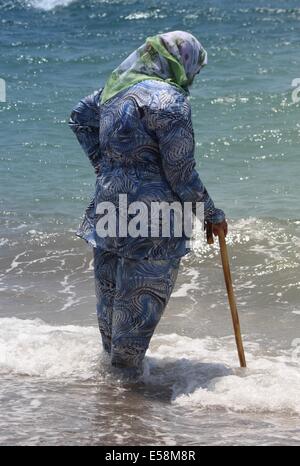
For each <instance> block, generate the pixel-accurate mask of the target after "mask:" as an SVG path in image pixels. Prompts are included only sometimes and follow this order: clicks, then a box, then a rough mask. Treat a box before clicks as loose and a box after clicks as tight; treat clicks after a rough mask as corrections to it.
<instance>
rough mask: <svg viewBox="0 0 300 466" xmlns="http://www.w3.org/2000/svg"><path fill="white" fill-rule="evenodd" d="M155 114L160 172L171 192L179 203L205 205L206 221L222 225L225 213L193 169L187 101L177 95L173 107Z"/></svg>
mask: <svg viewBox="0 0 300 466" xmlns="http://www.w3.org/2000/svg"><path fill="white" fill-rule="evenodd" d="M155 113H156V114H155V118H153V115H152V121H154V126H155V133H156V137H157V140H158V144H159V151H160V154H161V157H162V166H163V170H164V173H165V176H166V178H167V180H168V182H169V184H170V186H171V188H172V190H173V191H174V192H175V193H176V194H177V195H178V197H179V199H180V200H181V202H204V217H205V220H206V221H209V222H212V223H220V222H222V221H223V220H224V219H225V214H224V212H223V211H222V210H221V209H217V208H216V207H215V205H214V203H213V201H212V199H211V197H210V196H209V194H208V192H207V190H206V188H205V186H204V184H203V183H202V181H201V179H200V177H199V175H198V173H197V171H196V168H195V167H196V162H195V157H194V149H195V143H194V132H193V126H192V121H191V108H190V104H189V102H188V100H187V99H186V98H185V97H184V96H180V97H179V98H177V99H176V101H175V102H173V103H172V105H168V107H167V108H162V109H159V110H156V112H155Z"/></svg>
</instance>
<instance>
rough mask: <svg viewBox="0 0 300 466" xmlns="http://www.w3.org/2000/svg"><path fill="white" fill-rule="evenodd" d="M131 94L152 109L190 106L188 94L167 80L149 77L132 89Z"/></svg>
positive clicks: (172, 108)
mask: <svg viewBox="0 0 300 466" xmlns="http://www.w3.org/2000/svg"><path fill="white" fill-rule="evenodd" d="M130 92H131V94H132V95H133V96H134V97H135V99H136V100H137V101H138V102H139V104H140V105H141V106H143V107H147V108H149V109H150V110H153V111H155V110H165V111H175V110H176V109H177V108H181V107H182V106H188V107H189V101H188V99H187V96H186V95H184V94H183V92H181V91H180V90H179V89H178V88H177V87H176V86H173V85H172V84H169V83H167V82H165V81H159V80H154V79H147V80H144V81H140V82H139V83H137V84H135V85H134V86H132V87H131V89H130Z"/></svg>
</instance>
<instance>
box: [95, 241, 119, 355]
mask: <svg viewBox="0 0 300 466" xmlns="http://www.w3.org/2000/svg"><path fill="white" fill-rule="evenodd" d="M94 273H95V290H96V302H97V318H98V325H99V330H100V333H101V337H102V343H103V348H104V350H105V351H107V352H108V353H110V351H111V331H112V314H113V303H114V299H115V291H116V273H117V256H116V255H115V254H112V253H110V252H108V251H104V250H103V249H100V248H94Z"/></svg>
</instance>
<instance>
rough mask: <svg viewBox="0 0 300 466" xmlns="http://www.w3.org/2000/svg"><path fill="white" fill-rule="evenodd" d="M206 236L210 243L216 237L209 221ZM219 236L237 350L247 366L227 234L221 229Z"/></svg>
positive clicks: (241, 362)
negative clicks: (232, 278)
mask: <svg viewBox="0 0 300 466" xmlns="http://www.w3.org/2000/svg"><path fill="white" fill-rule="evenodd" d="M206 237H207V242H208V244H213V242H214V239H213V232H212V224H211V223H207V225H206ZM218 237H219V245H220V253H221V260H222V266H223V272H224V279H225V284H226V289H227V295H228V301H229V306H230V310H231V317H232V323H233V329H234V335H235V341H236V346H237V351H238V355H239V360H240V366H241V367H247V365H246V358H245V352H244V347H243V340H242V335H241V328H240V320H239V315H238V310H237V307H236V301H235V297H234V292H233V286H232V280H231V273H230V266H229V258H228V251H227V245H226V240H225V234H224V231H223V230H222V229H220V230H219V233H218Z"/></svg>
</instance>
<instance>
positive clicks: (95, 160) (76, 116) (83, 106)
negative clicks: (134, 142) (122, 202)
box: [69, 89, 102, 173]
mask: <svg viewBox="0 0 300 466" xmlns="http://www.w3.org/2000/svg"><path fill="white" fill-rule="evenodd" d="M101 92H102V89H101V90H100V91H96V92H94V94H91V95H89V96H88V97H85V98H84V99H82V100H81V101H80V102H79V103H78V104H77V105H76V107H74V109H73V110H72V113H71V116H70V120H69V126H70V128H71V129H72V131H73V132H74V133H75V135H76V137H77V140H78V142H79V144H80V145H81V147H82V149H83V150H84V152H85V153H86V155H87V156H88V158H89V160H90V162H91V164H92V165H93V167H94V168H95V171H96V173H97V172H98V164H99V161H100V157H101V153H100V145H99V118H100V108H99V102H100V95H101Z"/></svg>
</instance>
